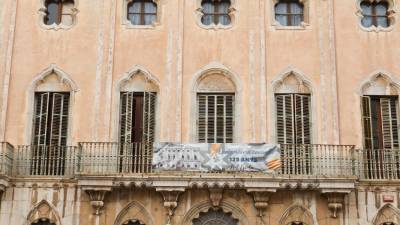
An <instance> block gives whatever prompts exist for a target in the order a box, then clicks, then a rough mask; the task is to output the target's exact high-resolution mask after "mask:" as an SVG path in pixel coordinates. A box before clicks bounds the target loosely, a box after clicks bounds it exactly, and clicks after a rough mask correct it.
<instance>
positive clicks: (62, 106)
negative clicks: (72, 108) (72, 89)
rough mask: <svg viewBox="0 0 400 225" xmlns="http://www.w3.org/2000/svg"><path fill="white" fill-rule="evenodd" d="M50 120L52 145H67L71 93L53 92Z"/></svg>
mask: <svg viewBox="0 0 400 225" xmlns="http://www.w3.org/2000/svg"><path fill="white" fill-rule="evenodd" d="M52 100H53V101H52V112H51V121H50V129H51V130H50V145H53V146H65V145H67V134H68V108H69V94H65V93H53V96H52Z"/></svg>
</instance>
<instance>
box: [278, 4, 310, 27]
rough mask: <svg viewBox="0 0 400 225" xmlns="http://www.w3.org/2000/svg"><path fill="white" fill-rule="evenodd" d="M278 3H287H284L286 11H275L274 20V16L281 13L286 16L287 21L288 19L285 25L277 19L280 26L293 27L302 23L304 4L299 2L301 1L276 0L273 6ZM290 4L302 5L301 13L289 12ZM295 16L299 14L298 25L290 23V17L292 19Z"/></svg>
mask: <svg viewBox="0 0 400 225" xmlns="http://www.w3.org/2000/svg"><path fill="white" fill-rule="evenodd" d="M280 3H286V4H287V5H286V13H277V12H276V11H275V20H276V16H277V15H281V16H286V17H287V21H288V24H286V25H283V24H281V23H279V21H277V20H276V21H277V22H278V23H279V24H280V25H281V26H286V27H295V26H300V25H301V23H303V22H304V4H303V3H302V2H301V1H298V3H297V2H293V1H291V0H281V1H278V3H276V4H275V6H274V7H275V8H276V6H277V5H278V4H280ZM291 4H300V5H302V11H303V12H302V13H294V12H291V11H292V7H291ZM295 16H300V17H301V22H300V25H294V24H292V22H293V21H292V19H293V17H295Z"/></svg>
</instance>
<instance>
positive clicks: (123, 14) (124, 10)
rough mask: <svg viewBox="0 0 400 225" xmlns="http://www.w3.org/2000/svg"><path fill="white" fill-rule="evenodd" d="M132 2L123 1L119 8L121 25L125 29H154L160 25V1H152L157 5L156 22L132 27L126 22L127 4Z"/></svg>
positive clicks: (132, 25)
mask: <svg viewBox="0 0 400 225" xmlns="http://www.w3.org/2000/svg"><path fill="white" fill-rule="evenodd" d="M132 1H134V0H123V1H122V7H121V23H122V25H123V26H124V27H125V28H127V29H155V28H157V27H159V26H160V25H161V18H162V17H161V16H162V7H161V6H162V5H161V0H152V1H153V2H154V3H155V4H156V5H157V14H156V20H155V21H154V22H153V23H152V24H149V25H134V24H132V23H131V21H129V20H128V4H129V3H131V2H132Z"/></svg>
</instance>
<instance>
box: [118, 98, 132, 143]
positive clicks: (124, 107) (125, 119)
mask: <svg viewBox="0 0 400 225" xmlns="http://www.w3.org/2000/svg"><path fill="white" fill-rule="evenodd" d="M133 100H134V98H133V93H132V92H123V93H121V113H120V143H131V142H132V122H133V110H132V106H133V105H134V102H133Z"/></svg>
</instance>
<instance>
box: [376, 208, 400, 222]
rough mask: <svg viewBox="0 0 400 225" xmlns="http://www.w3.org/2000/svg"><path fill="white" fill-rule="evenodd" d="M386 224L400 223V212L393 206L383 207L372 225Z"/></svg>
mask: <svg viewBox="0 0 400 225" xmlns="http://www.w3.org/2000/svg"><path fill="white" fill-rule="evenodd" d="M385 222H393V223H395V224H396V223H400V210H399V209H398V208H396V207H395V206H393V205H391V204H386V205H384V206H382V207H381V208H380V209H379V211H378V212H377V214H376V216H375V217H374V219H373V222H372V225H382V224H383V223H385Z"/></svg>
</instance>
